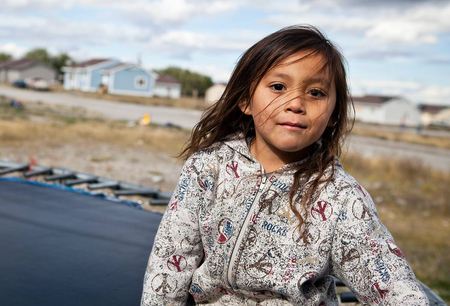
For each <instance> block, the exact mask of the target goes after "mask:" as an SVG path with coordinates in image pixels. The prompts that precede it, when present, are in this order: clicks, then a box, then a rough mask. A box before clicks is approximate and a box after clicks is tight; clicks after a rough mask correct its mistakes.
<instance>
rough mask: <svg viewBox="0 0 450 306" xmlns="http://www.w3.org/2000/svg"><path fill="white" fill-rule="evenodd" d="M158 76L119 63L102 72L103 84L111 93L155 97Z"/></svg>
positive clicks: (130, 65)
mask: <svg viewBox="0 0 450 306" xmlns="http://www.w3.org/2000/svg"><path fill="white" fill-rule="evenodd" d="M156 77H157V75H156V74H155V73H153V72H150V71H148V70H145V69H143V68H141V67H139V66H136V65H133V64H124V63H119V64H117V65H116V66H113V67H110V68H108V69H103V71H102V84H103V85H104V86H105V87H106V88H107V90H108V92H109V93H112V94H118V95H134V96H153V94H154V87H155V80H156Z"/></svg>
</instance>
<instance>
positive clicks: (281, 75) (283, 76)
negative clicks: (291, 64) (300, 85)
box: [267, 72, 292, 80]
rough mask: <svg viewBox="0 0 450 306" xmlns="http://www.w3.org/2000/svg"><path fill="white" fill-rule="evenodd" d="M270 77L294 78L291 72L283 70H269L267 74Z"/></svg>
mask: <svg viewBox="0 0 450 306" xmlns="http://www.w3.org/2000/svg"><path fill="white" fill-rule="evenodd" d="M267 76H268V77H274V78H281V79H285V80H292V77H291V76H290V75H289V74H286V73H283V72H269V73H268V74H267Z"/></svg>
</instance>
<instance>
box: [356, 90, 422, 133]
mask: <svg viewBox="0 0 450 306" xmlns="http://www.w3.org/2000/svg"><path fill="white" fill-rule="evenodd" d="M353 102H354V105H355V119H356V120H357V121H361V122H367V123H375V124H386V125H397V126H419V125H420V124H421V117H420V112H419V109H418V108H417V105H416V104H414V103H413V102H411V101H409V100H407V99H404V98H402V97H395V96H376V95H365V96H362V97H353Z"/></svg>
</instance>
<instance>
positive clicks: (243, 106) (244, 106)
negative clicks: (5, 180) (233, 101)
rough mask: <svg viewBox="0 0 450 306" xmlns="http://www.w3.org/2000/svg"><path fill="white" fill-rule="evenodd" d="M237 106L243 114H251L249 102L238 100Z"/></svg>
mask: <svg viewBox="0 0 450 306" xmlns="http://www.w3.org/2000/svg"><path fill="white" fill-rule="evenodd" d="M239 108H240V109H241V112H243V113H244V114H246V115H248V116H251V115H252V109H251V105H250V103H247V101H241V102H239Z"/></svg>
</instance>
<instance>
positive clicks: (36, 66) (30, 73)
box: [0, 58, 56, 84]
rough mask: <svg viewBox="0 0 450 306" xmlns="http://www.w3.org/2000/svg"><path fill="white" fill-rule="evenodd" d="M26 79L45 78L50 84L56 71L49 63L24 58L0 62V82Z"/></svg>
mask: <svg viewBox="0 0 450 306" xmlns="http://www.w3.org/2000/svg"><path fill="white" fill-rule="evenodd" d="M27 79H40V80H45V81H47V82H48V83H50V84H51V83H53V82H55V80H56V71H55V69H53V68H52V67H50V66H49V65H46V64H44V63H41V62H39V61H35V60H31V59H26V58H24V59H19V60H10V61H6V62H2V63H0V82H5V83H12V82H14V81H17V80H27Z"/></svg>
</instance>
